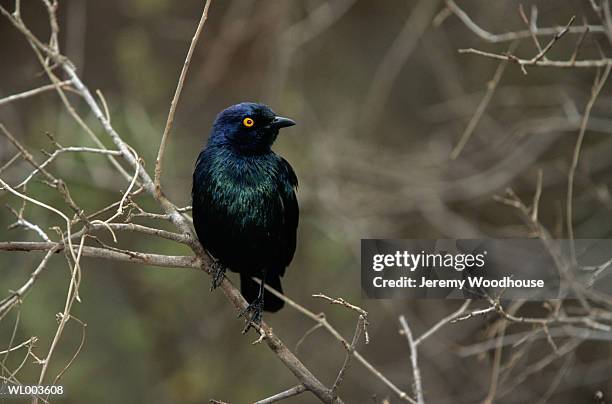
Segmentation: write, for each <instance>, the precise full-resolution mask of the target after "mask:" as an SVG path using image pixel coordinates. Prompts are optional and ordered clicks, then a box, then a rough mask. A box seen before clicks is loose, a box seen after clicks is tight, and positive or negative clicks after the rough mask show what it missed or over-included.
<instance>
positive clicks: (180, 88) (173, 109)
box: [154, 0, 212, 196]
mask: <svg viewBox="0 0 612 404" xmlns="http://www.w3.org/2000/svg"><path fill="white" fill-rule="evenodd" d="M211 1H212V0H206V4H205V5H204V11H203V12H202V16H201V17H200V22H199V23H198V26H197V28H196V30H195V33H194V34H193V38H192V39H191V44H190V45H189V50H188V51H187V56H186V57H185V62H184V63H183V69H182V70H181V75H180V76H179V79H178V83H177V84H176V90H175V92H174V97H173V98H172V102H171V103H170V111H169V112H168V119H167V120H166V127H165V128H164V134H163V135H162V139H161V143H160V145H159V151H158V152H157V159H156V160H155V180H154V184H155V193H156V195H158V196H160V195H161V174H162V169H163V166H162V164H163V158H164V153H165V152H166V144H167V143H168V137H169V136H170V131H171V130H172V124H173V123H174V114H175V112H176V106H177V104H178V101H179V98H180V97H181V92H182V91H183V84H184V83H185V77H186V76H187V70H189V65H190V64H191V57H192V56H193V51H194V49H195V47H196V45H197V43H198V39H199V38H200V33H201V32H202V28H203V27H204V24H205V23H206V19H207V18H208V8H209V7H210V3H211Z"/></svg>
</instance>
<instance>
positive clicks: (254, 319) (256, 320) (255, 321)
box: [238, 297, 264, 334]
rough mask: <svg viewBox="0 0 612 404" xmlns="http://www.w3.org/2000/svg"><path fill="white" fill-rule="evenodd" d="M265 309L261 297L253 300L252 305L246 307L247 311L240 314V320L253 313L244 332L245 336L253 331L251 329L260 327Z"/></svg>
mask: <svg viewBox="0 0 612 404" xmlns="http://www.w3.org/2000/svg"><path fill="white" fill-rule="evenodd" d="M263 308H264V301H263V297H259V298H257V299H255V300H253V302H252V303H251V304H249V305H248V306H247V307H245V309H244V310H242V311H241V312H240V314H238V318H240V317H246V316H247V315H248V313H252V315H251V318H250V319H249V320H248V321H247V324H246V326H245V327H244V330H242V333H243V334H246V333H247V332H248V331H249V330H250V329H251V327H255V328H258V327H259V325H260V324H261V318H262V314H263Z"/></svg>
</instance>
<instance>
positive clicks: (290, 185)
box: [279, 157, 300, 275]
mask: <svg viewBox="0 0 612 404" xmlns="http://www.w3.org/2000/svg"><path fill="white" fill-rule="evenodd" d="M281 170H282V171H281V174H282V175H281V178H282V181H280V187H279V188H280V192H279V196H280V200H281V205H282V208H283V231H282V234H281V240H280V244H281V248H282V250H281V260H282V262H281V264H282V266H283V269H282V273H281V275H283V274H284V272H285V267H287V266H288V265H289V263H290V262H291V260H292V259H293V254H294V253H295V246H296V233H297V226H298V221H299V217H300V211H299V207H298V202H297V198H296V196H295V189H296V188H297V185H298V180H297V177H296V175H295V172H293V168H291V165H289V163H288V162H287V160H285V159H284V158H282V157H281Z"/></svg>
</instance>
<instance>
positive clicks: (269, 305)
mask: <svg viewBox="0 0 612 404" xmlns="http://www.w3.org/2000/svg"><path fill="white" fill-rule="evenodd" d="M266 284H267V285H269V286H270V287H272V288H273V289H276V290H277V291H279V292H280V293H283V289H282V287H281V281H280V276H268V277H266ZM240 292H242V296H244V298H245V299H246V301H247V302H249V303H251V302H253V301H254V300H255V299H257V295H258V294H259V283H258V282H256V281H254V280H253V278H251V277H250V276H249V275H245V274H240ZM284 305H285V302H283V301H282V300H281V299H279V298H278V297H276V296H274V295H273V294H272V293H270V292H269V291H267V290H266V291H264V310H265V311H271V312H275V311H279V310H280V309H282V308H283V306H284Z"/></svg>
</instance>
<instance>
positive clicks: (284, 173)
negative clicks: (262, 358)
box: [192, 102, 299, 332]
mask: <svg viewBox="0 0 612 404" xmlns="http://www.w3.org/2000/svg"><path fill="white" fill-rule="evenodd" d="M293 125H295V122H294V121H292V120H291V119H288V118H283V117H281V116H277V115H276V114H275V113H274V112H273V111H272V110H271V109H270V107H268V106H267V105H263V104H257V103H251V102H243V103H240V104H236V105H233V106H231V107H229V108H227V109H225V110H224V111H222V112H221V113H219V115H217V118H216V119H215V122H214V124H213V127H212V131H211V133H210V137H209V139H208V144H207V145H206V147H205V148H204V150H202V152H201V153H200V155H199V157H198V160H197V162H196V166H195V170H194V173H193V189H192V198H193V224H194V226H195V230H196V233H197V235H198V238H199V240H200V243H201V244H202V246H203V247H204V248H205V249H206V250H208V252H209V253H210V254H211V255H212V256H213V257H214V258H215V259H216V260H217V264H216V265H215V268H214V271H213V272H214V273H213V281H212V287H211V290H212V289H214V288H216V287H217V286H218V285H220V284H221V282H222V281H223V276H224V274H225V269H226V268H229V269H230V270H232V271H234V272H238V273H240V285H241V292H242V295H243V296H244V298H245V299H246V300H247V302H249V306H248V307H247V308H246V309H245V310H244V311H243V312H242V313H240V316H244V315H247V314H248V313H251V314H252V316H251V317H250V319H249V321H248V323H247V326H246V327H245V329H244V331H243V332H246V331H248V329H249V328H250V327H251V325H252V324H253V323H256V324H259V322H260V321H261V317H262V310H266V311H271V312H275V311H278V310H280V309H281V308H282V307H283V301H282V300H281V299H279V298H278V297H276V296H274V295H273V294H272V293H270V292H269V291H267V290H265V289H264V284H268V285H269V286H271V287H272V288H274V289H276V290H277V291H279V292H282V289H281V281H280V277H281V276H283V275H284V274H285V268H286V267H287V266H288V265H289V263H290V262H291V260H292V259H293V254H294V252H295V246H296V232H297V226H298V217H299V209H298V203H297V199H296V196H295V189H296V187H297V177H296V175H295V173H294V172H293V169H292V168H291V166H290V165H289V163H288V162H287V161H286V160H285V159H284V158H282V157H280V156H279V155H277V154H276V153H274V152H273V151H272V148H271V147H272V144H273V143H274V141H275V140H276V137H277V136H278V132H279V129H281V128H285V127H288V126H293ZM252 277H256V278H259V279H260V283H259V284H257V282H255V281H254V280H253V279H252Z"/></svg>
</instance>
